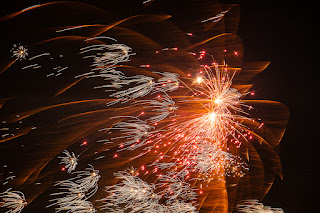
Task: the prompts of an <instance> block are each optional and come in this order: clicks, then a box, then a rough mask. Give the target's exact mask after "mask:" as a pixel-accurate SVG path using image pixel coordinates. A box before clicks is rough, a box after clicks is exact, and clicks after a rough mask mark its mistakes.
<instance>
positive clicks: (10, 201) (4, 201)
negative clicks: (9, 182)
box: [0, 189, 27, 213]
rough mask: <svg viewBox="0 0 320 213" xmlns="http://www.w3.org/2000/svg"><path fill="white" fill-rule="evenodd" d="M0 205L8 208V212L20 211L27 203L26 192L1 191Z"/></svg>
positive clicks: (17, 212)
mask: <svg viewBox="0 0 320 213" xmlns="http://www.w3.org/2000/svg"><path fill="white" fill-rule="evenodd" d="M0 199H1V200H0V207H3V208H6V209H8V211H6V213H20V212H21V211H22V209H23V208H24V207H25V206H26V205H27V201H26V199H25V197H24V194H23V193H22V192H20V191H11V189H8V190H7V191H5V192H3V193H0Z"/></svg>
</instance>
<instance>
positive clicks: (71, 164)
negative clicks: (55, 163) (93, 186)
mask: <svg viewBox="0 0 320 213" xmlns="http://www.w3.org/2000/svg"><path fill="white" fill-rule="evenodd" d="M62 153H63V154H65V155H66V156H65V157H58V158H60V159H61V162H60V164H65V167H64V168H65V169H68V173H71V172H72V171H74V170H75V169H76V167H77V165H78V159H77V157H76V155H75V154H74V153H73V152H72V153H71V154H70V153H69V152H68V150H64V151H63V152H62Z"/></svg>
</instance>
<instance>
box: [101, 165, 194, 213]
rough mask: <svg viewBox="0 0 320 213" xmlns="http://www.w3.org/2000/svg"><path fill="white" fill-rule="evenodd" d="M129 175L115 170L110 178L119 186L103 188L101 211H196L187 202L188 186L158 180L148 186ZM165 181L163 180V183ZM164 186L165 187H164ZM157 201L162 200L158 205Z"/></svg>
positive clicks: (189, 191)
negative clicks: (116, 180)
mask: <svg viewBox="0 0 320 213" xmlns="http://www.w3.org/2000/svg"><path fill="white" fill-rule="evenodd" d="M133 173H134V169H131V170H130V172H127V171H119V172H116V173H115V174H114V175H115V177H116V178H117V179H118V180H119V183H117V184H115V185H113V186H109V187H107V188H106V191H107V193H108V196H107V197H106V198H104V199H102V200H101V201H103V202H104V204H103V205H102V206H101V209H106V210H111V211H115V212H117V211H119V212H125V211H128V210H129V211H130V212H150V213H151V212H196V208H195V207H194V206H193V205H192V202H191V203H186V202H184V201H187V200H194V199H195V197H196V196H195V193H194V192H193V191H192V190H191V189H190V187H189V185H187V184H185V183H183V182H178V181H177V180H176V179H170V180H169V184H167V183H168V180H167V178H168V177H163V178H164V179H160V180H159V183H158V184H148V183H147V182H145V181H143V180H141V179H140V178H139V177H137V176H135V175H134V174H133ZM164 180H165V181H164ZM164 185H165V186H166V187H164ZM161 200H166V202H165V203H161Z"/></svg>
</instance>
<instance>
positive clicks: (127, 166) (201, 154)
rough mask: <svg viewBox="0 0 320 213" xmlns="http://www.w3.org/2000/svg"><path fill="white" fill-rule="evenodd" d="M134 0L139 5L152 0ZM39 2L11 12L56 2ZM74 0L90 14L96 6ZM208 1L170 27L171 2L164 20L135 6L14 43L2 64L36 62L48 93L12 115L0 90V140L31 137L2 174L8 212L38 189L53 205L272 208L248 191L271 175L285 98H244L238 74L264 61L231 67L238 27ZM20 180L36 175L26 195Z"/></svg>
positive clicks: (0, 201)
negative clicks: (190, 23) (13, 167)
mask: <svg viewBox="0 0 320 213" xmlns="http://www.w3.org/2000/svg"><path fill="white" fill-rule="evenodd" d="M141 3H142V6H143V5H144V6H143V7H144V9H145V10H146V11H148V7H149V5H150V4H151V3H152V5H157V4H158V2H157V1H144V2H141ZM159 4H161V3H159ZM208 4H210V5H211V4H212V5H215V4H217V3H210V2H208ZM45 5H46V7H42V6H41V5H37V6H35V7H30V8H27V9H26V10H25V11H20V12H18V13H15V14H13V15H12V17H19V16H18V15H19V14H20V13H25V12H26V11H28V13H29V12H30V14H32V11H33V10H35V11H37V10H42V9H43V10H45V8H51V6H52V5H55V7H59V6H66V7H67V6H68V4H66V3H65V2H61V3H58V2H57V3H54V4H53V3H50V4H45ZM70 5H71V6H74V7H76V4H75V3H70ZM70 5H69V6H70ZM78 6H79V8H78V9H79V10H81V9H84V10H83V11H91V10H92V11H94V12H93V13H92V14H95V15H96V14H97V13H99V11H100V10H99V9H97V8H95V7H88V6H87V5H85V4H80V5H78ZM197 6H199V5H197V4H196V5H195V6H194V7H195V11H196V8H197ZM216 6H218V7H217V8H216V9H215V10H214V12H212V11H211V10H210V11H209V12H205V11H204V10H203V8H202V9H201V10H200V11H201V12H199V11H198V12H199V14H198V13H195V14H194V15H195V17H197V18H195V20H196V21H197V23H198V25H200V26H201V27H203V28H204V29H202V28H201V29H199V27H198V26H196V27H190V28H186V26H184V28H183V27H181V29H182V28H183V29H186V30H187V31H186V32H184V31H182V30H181V29H180V28H179V27H177V26H176V25H175V23H174V21H176V22H177V23H180V22H179V13H178V12H177V13H175V11H172V13H173V16H172V17H174V18H173V19H172V20H171V19H170V17H171V15H170V16H169V15H165V14H163V13H161V14H160V15H158V14H154V15H153V14H150V13H146V14H141V15H132V16H129V17H125V18H123V17H122V19H118V20H117V19H115V18H114V17H113V16H111V17H108V18H110V19H107V18H106V19H105V22H108V24H94V23H79V22H78V20H76V21H75V22H74V23H73V22H71V23H72V24H73V26H70V25H69V24H66V25H67V27H61V26H63V25H61V24H57V28H55V29H54V33H55V34H57V37H54V38H47V37H45V36H44V38H45V40H44V41H43V39H42V40H40V41H37V43H36V45H30V47H32V48H31V49H27V48H26V47H24V46H22V45H14V48H13V49H12V50H11V54H12V57H13V58H15V61H14V62H15V63H14V64H13V63H11V65H10V66H8V67H7V68H6V69H9V67H10V69H13V68H16V69H18V68H19V64H18V63H21V70H22V71H23V72H25V73H31V72H38V74H37V75H41V78H42V77H44V79H48V82H49V83H50V82H54V83H55V86H54V87H55V89H54V90H51V89H49V90H50V91H49V93H50V95H49V96H48V97H45V96H44V95H43V94H44V93H45V92H43V94H42V93H39V95H38V96H36V97H37V98H39V100H37V101H34V102H35V106H32V104H29V105H26V109H25V110H23V107H21V108H17V110H20V111H21V113H19V114H17V116H15V114H14V113H13V112H11V111H10V110H8V109H6V108H5V107H6V104H7V102H8V103H9V104H10V103H11V102H10V101H11V99H8V98H7V97H4V98H3V99H0V101H1V100H3V104H2V102H1V104H2V105H3V106H4V109H5V110H7V111H4V114H5V115H6V117H5V118H4V119H3V121H4V122H3V123H2V125H4V127H3V128H2V129H0V130H1V131H6V132H4V134H3V135H2V137H3V138H4V139H3V142H5V143H9V142H11V141H12V140H13V139H16V140H23V139H26V140H27V141H28V140H32V142H33V140H35V141H34V142H33V143H32V146H30V144H31V143H28V145H27V148H26V149H25V150H26V151H24V152H25V153H24V155H26V156H27V157H26V158H33V159H36V160H34V161H32V162H31V163H30V162H29V163H28V164H27V165H26V167H30V168H32V172H30V171H29V173H28V174H27V175H26V176H23V177H21V178H20V179H19V181H20V182H19V181H17V182H14V181H12V182H13V183H14V184H16V183H18V184H16V185H15V186H16V188H17V189H18V190H20V188H21V191H11V189H8V190H6V191H4V192H3V193H1V194H0V208H3V209H5V210H6V212H7V213H19V212H21V211H22V210H23V209H24V208H25V209H28V208H29V205H28V204H29V203H30V202H37V196H38V195H40V194H42V193H45V192H47V191H49V190H50V193H47V194H48V197H49V198H48V203H47V204H46V208H47V210H48V211H55V212H68V213H88V212H97V211H98V212H117V213H125V212H130V213H138V212H139V213H140V212H141V213H156V212H160V213H195V212H199V211H200V212H217V213H220V212H221V213H226V212H232V211H233V210H235V211H237V212H248V213H249V212H256V213H260V212H261V213H263V212H275V213H276V212H283V210H282V209H279V208H271V207H270V208H269V207H265V206H263V204H261V203H259V201H258V200H260V199H262V198H263V196H264V195H265V194H266V193H267V191H268V189H269V187H270V185H271V184H272V182H273V180H274V175H275V174H279V175H281V167H280V166H279V163H280V160H279V158H278V156H277V154H276V153H275V151H274V150H273V148H274V146H276V145H277V144H278V143H279V142H280V140H281V137H282V135H283V133H284V129H285V126H286V122H287V120H288V114H287V111H286V110H287V109H286V108H285V107H283V106H282V105H281V104H279V103H276V102H268V101H253V100H248V99H252V96H253V95H255V92H254V91H251V90H250V88H251V86H252V85H249V84H248V82H247V81H248V80H249V79H250V78H251V77H252V76H253V75H255V74H257V73H258V72H260V71H262V70H263V69H264V68H265V66H262V65H260V64H249V65H247V64H245V63H244V65H243V67H244V68H240V66H241V65H242V64H241V63H240V62H241V58H242V49H241V45H237V42H239V41H238V40H237V39H238V38H237V37H236V36H235V35H234V32H225V30H224V29H223V30H222V28H220V27H219V26H220V25H219V24H221V25H227V24H230V23H233V22H234V21H235V19H233V18H232V16H233V14H234V13H236V12H237V10H233V7H231V6H230V5H226V6H221V5H218V4H217V5H216ZM52 7H53V6H52ZM164 8H165V7H164ZM208 8H213V7H208ZM185 9H187V8H185ZM53 10H55V8H54V7H53ZM100 12H101V11H100ZM123 13H125V12H123ZM202 13H203V14H202ZM201 14H202V15H201ZM82 15H84V14H82ZM101 15H106V14H102V13H101ZM175 15H176V16H175ZM30 16H31V15H30ZM106 16H107V15H106ZM10 17H11V16H10V15H9V16H6V17H5V18H3V19H1V18H0V20H4V21H5V20H7V19H10ZM224 21H225V23H224ZM105 22H103V23H105ZM150 23H151V24H150ZM180 24H181V23H180ZM216 24H217V27H215V26H216ZM66 25H64V26H66ZM144 25H146V26H144ZM57 29H58V30H57ZM226 29H229V28H227V27H226ZM230 29H233V28H232V26H231V27H230ZM166 30H169V31H168V32H167V31H166ZM214 30H216V31H214ZM162 31H163V32H162ZM231 31H232V30H231ZM169 33H172V35H171V34H170V35H169ZM82 34H83V35H82ZM147 35H148V36H150V38H149V37H148V36H147ZM69 44H70V45H69ZM59 45H60V46H59ZM61 46H62V47H63V48H62V49H61V50H59V51H57V49H59V48H58V47H61ZM37 48H39V49H37ZM40 49H41V51H40ZM37 50H38V51H37ZM33 51H35V52H33ZM62 53H63V54H62ZM75 53H76V54H75ZM71 56H72V57H71ZM22 59H28V60H22ZM17 64H18V65H17ZM246 66H247V67H246ZM17 67H18V68H17ZM11 73H12V72H10V74H11ZM6 74H8V73H6ZM30 75H31V74H30ZM49 83H48V85H51V84H49ZM48 87H49V86H48ZM12 99H14V98H12ZM17 100H18V103H20V102H19V101H20V99H19V98H17ZM12 102H13V101H12ZM38 102H41V104H38V105H36V104H37V103H38ZM22 103H23V101H22ZM13 104H14V102H13ZM2 105H1V106H2ZM9 106H10V105H9ZM268 107H270V108H271V110H270V111H268V110H266V109H267V108H268ZM261 109H262V110H261ZM1 110H2V108H1ZM14 110H16V109H14ZM14 110H13V111H14ZM260 110H261V111H262V112H264V113H266V115H259V112H260ZM6 113H7V114H6ZM18 115H19V116H18ZM46 117H47V118H48V121H49V122H47V120H46V119H43V118H46ZM276 117H277V118H276ZM37 119H38V120H39V121H38V120H37ZM7 121H8V122H7ZM17 122H19V123H20V124H21V123H22V122H26V123H27V124H28V125H29V126H30V123H32V122H39V128H36V129H32V131H31V130H30V128H28V130H29V131H28V132H26V133H25V134H18V133H19V131H18V130H19V129H20V127H17V126H16V124H17ZM37 126H38V125H37ZM13 130H14V131H13ZM33 132H35V133H34V134H31V133H33ZM75 132H76V133H77V134H75ZM9 136H10V138H9ZM11 136H12V137H11ZM7 137H8V138H7ZM28 137H29V138H28ZM17 144H18V143H17ZM19 145H20V144H19ZM17 146H18V145H17ZM22 147H24V144H22ZM29 147H30V148H29ZM42 152H43V153H42ZM33 153H37V154H34V155H35V156H33ZM46 153H47V155H46ZM75 153H78V154H75ZM9 158H10V157H8V159H9ZM13 164H14V163H13ZM38 165H40V166H38ZM20 166H21V165H20ZM33 167H34V168H33ZM279 167H280V168H279ZM53 168H55V169H56V170H55V169H53ZM96 168H98V169H96ZM20 171H23V169H21V168H20V169H18V172H20ZM10 175H11V176H10V177H15V176H14V175H12V174H11V173H10ZM19 175H23V172H20V173H19V174H18V175H17V176H18V177H19ZM6 180H8V181H7V182H6V183H5V184H4V185H6V184H7V185H10V184H11V182H10V181H11V180H10V179H8V178H7V179H6ZM21 180H23V181H21ZM14 184H13V185H14ZM28 184H33V185H32V187H35V186H37V187H38V186H39V185H41V188H40V187H39V188H37V187H35V192H34V195H32V196H30V200H28V199H29V198H28V196H26V198H27V199H26V198H25V196H24V194H23V193H22V192H23V191H24V190H26V192H28V194H26V195H29V194H32V193H30V186H29V185H28ZM19 187H20V188H19ZM28 187H29V188H28ZM256 191H257V192H256ZM27 201H28V202H27Z"/></svg>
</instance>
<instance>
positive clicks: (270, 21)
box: [0, 0, 319, 213]
mask: <svg viewBox="0 0 320 213" xmlns="http://www.w3.org/2000/svg"><path fill="white" fill-rule="evenodd" d="M141 1H142V0H141ZM159 1H161V0H159ZM3 2H4V1H3ZM6 2H8V4H4V3H2V6H1V8H0V15H1V16H2V15H5V14H9V13H12V12H16V11H19V10H21V9H23V8H26V7H29V6H32V5H35V4H39V3H44V2H48V1H44V0H32V1H27V0H24V1H11V0H10V1H9V0H6ZM81 2H86V3H90V4H93V5H97V6H98V7H102V8H103V7H105V8H107V2H108V0H100V1H97V0H92V1H89V0H87V1H86V0H82V1H81ZM119 2H121V0H119ZM125 2H126V1H123V3H125ZM222 2H229V3H237V4H240V6H241V21H240V29H239V33H238V34H239V35H240V37H241V38H242V39H243V42H244V48H245V57H244V58H245V60H246V61H250V60H262V61H271V64H270V65H269V66H268V68H267V69H266V70H265V71H264V72H263V73H261V74H260V75H258V76H257V77H255V78H254V79H253V80H252V82H253V83H254V84H255V87H254V88H255V91H256V98H257V99H270V100H275V101H279V102H281V103H283V104H285V105H287V106H288V107H289V109H290V120H289V124H288V127H287V130H286V132H285V135H284V138H283V140H282V142H281V145H280V153H281V154H280V157H281V161H282V164H283V172H284V177H283V180H281V179H280V178H277V179H276V181H275V183H274V185H273V187H272V188H271V190H270V192H269V194H268V195H267V196H266V197H265V199H264V203H265V204H267V205H271V206H273V207H281V208H283V209H284V210H285V212H287V213H303V212H306V213H309V212H310V213H312V212H319V210H318V209H316V206H317V202H316V198H317V197H316V195H317V193H316V192H317V191H316V189H315V188H316V186H317V184H316V182H315V179H316V178H315V176H316V175H317V174H316V172H317V166H316V165H317V161H319V160H318V159H316V156H317V147H318V142H319V139H318V135H317V133H318V131H317V126H319V125H318V120H317V119H318V117H319V116H318V114H317V112H316V108H317V104H318V100H317V97H319V96H318V92H319V90H318V89H317V88H316V85H317V83H318V82H317V80H316V79H317V78H318V73H317V72H318V67H317V66H316V60H317V59H316V57H317V47H316V44H317V42H316V40H315V37H316V34H317V33H318V32H317V31H318V29H317V23H318V22H317V21H316V20H317V19H316V16H317V13H316V9H315V8H316V7H317V5H315V4H313V3H310V2H309V3H307V2H306V1H287V0H278V1H275V0H239V1H222ZM315 3H316V2H315ZM127 6H128V5H127ZM133 10H134V9H133ZM4 33H5V32H4V31H2V33H1V34H4Z"/></svg>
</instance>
